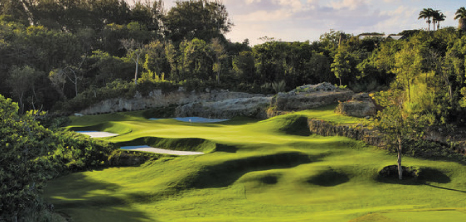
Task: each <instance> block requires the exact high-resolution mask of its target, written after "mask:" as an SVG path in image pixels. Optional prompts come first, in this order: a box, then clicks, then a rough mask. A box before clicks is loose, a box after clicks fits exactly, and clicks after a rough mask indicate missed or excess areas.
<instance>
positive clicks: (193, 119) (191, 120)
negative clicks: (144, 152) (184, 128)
mask: <svg viewBox="0 0 466 222" xmlns="http://www.w3.org/2000/svg"><path fill="white" fill-rule="evenodd" d="M161 119H163V118H150V119H149V120H161ZM172 119H174V120H178V121H182V122H188V123H219V122H224V121H227V120H229V119H209V118H204V117H178V118H172Z"/></svg>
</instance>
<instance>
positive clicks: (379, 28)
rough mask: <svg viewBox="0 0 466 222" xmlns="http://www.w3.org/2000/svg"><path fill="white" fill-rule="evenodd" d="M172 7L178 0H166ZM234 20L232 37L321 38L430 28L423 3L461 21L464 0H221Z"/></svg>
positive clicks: (453, 22)
mask: <svg viewBox="0 0 466 222" xmlns="http://www.w3.org/2000/svg"><path fill="white" fill-rule="evenodd" d="M164 4H165V7H166V8H167V9H170V8H171V7H173V6H174V5H175V0H164ZM223 4H224V5H225V6H226V9H227V11H228V13H229V17H230V19H231V21H232V22H233V23H234V26H233V27H232V28H231V31H230V32H229V33H227V34H226V38H227V39H230V40H231V41H232V42H243V41H244V40H245V39H249V42H250V44H251V45H255V44H260V43H263V41H262V40H259V38H261V37H264V36H267V37H273V38H275V39H277V40H282V41H290V42H291V41H306V40H309V41H311V42H312V41H317V40H319V37H320V35H322V34H324V33H326V32H329V31H330V30H331V29H333V30H336V31H343V32H345V33H347V34H354V35H358V34H361V33H364V32H381V33H385V34H396V33H399V32H401V31H403V30H409V29H427V23H426V20H424V19H421V20H418V16H419V12H420V11H422V9H423V8H433V9H435V10H440V11H441V12H443V13H444V14H445V15H446V20H445V21H444V22H443V23H441V27H447V26H454V27H457V25H458V21H457V20H454V17H455V12H456V10H457V9H458V8H460V7H466V1H464V0H223Z"/></svg>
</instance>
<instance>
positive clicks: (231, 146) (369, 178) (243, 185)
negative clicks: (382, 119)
mask: <svg viewBox="0 0 466 222" xmlns="http://www.w3.org/2000/svg"><path fill="white" fill-rule="evenodd" d="M302 117H314V118H316V117H319V118H323V119H325V120H328V121H333V122H338V123H354V122H356V120H357V119H355V118H348V117H343V116H339V115H336V114H334V113H333V110H332V107H327V108H323V109H320V110H314V111H303V112H298V113H294V114H289V115H285V116H279V117H275V118H272V119H268V120H264V121H257V120H251V119H245V118H238V119H233V120H231V121H226V122H222V123H199V124H193V123H183V122H179V121H175V120H159V121H150V120H146V119H144V118H142V115H140V113H138V112H133V113H120V114H110V115H102V116H89V117H80V118H74V119H73V123H72V125H71V126H70V128H72V129H82V130H102V131H107V132H112V133H118V134H120V136H117V137H113V138H107V139H105V140H108V141H111V142H116V143H132V142H141V141H146V142H148V143H149V142H150V143H154V144H158V145H161V146H166V147H160V148H172V149H177V150H190V149H191V151H207V152H206V154H205V155H199V156H183V157H170V156H167V157H162V158H160V159H158V160H156V161H151V162H147V163H145V164H143V165H141V166H138V167H113V168H108V169H103V170H100V171H89V172H82V173H74V174H71V175H68V176H64V177H61V178H58V179H55V180H53V181H51V182H50V183H49V185H48V187H47V188H46V189H45V193H44V197H45V198H46V199H47V200H48V201H50V202H52V203H53V204H54V205H55V208H56V210H57V211H59V212H62V213H64V214H67V215H69V216H70V217H71V218H73V221H99V222H103V221H400V222H401V221H433V220H434V219H435V221H439V220H440V221H442V220H443V219H442V218H448V220H443V221H465V220H466V217H465V216H466V214H465V213H464V212H465V209H466V202H465V201H464V200H465V198H466V178H464V175H465V173H466V167H465V166H464V165H462V164H460V163H455V162H448V161H432V160H422V159H416V158H407V157H406V158H404V159H403V164H404V165H408V166H418V167H421V168H429V169H433V170H431V171H429V172H434V173H432V175H426V179H425V180H424V181H417V180H414V179H408V180H405V181H403V182H401V183H400V182H399V181H398V180H391V179H378V177H377V172H378V171H379V170H380V169H382V168H383V167H385V166H387V165H392V164H395V162H396V157H395V155H394V154H390V153H387V152H386V151H383V150H379V149H377V148H375V147H371V146H366V145H365V144H363V143H361V142H358V141H354V140H350V139H348V138H343V137H320V136H316V135H309V134H306V126H305V124H304V123H303V121H302V120H303V118H302ZM189 144H193V145H192V147H190V146H189ZM140 145H151V144H140Z"/></svg>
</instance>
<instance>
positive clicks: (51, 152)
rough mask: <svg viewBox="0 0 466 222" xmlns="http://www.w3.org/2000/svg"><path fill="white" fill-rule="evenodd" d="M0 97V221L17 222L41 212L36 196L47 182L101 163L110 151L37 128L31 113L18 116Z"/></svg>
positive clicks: (77, 137)
mask: <svg viewBox="0 0 466 222" xmlns="http://www.w3.org/2000/svg"><path fill="white" fill-rule="evenodd" d="M18 109H19V108H18V105H17V103H14V102H12V101H11V99H6V98H5V97H3V96H2V95H0V152H1V153H2V155H1V156H0V212H1V214H0V221H21V220H22V218H26V217H28V214H30V213H32V211H31V209H37V210H41V209H43V203H42V202H41V200H40V199H39V196H38V194H39V193H40V192H41V190H42V188H43V186H44V185H45V182H46V181H47V180H48V179H51V178H53V177H56V176H59V175H61V174H64V173H67V172H70V171H76V170H83V169H89V168H95V167H98V166H102V165H104V164H105V161H106V160H107V159H108V155H109V154H110V153H111V151H112V147H111V146H110V145H109V144H108V143H106V142H101V141H94V140H89V139H87V137H85V136H82V135H79V134H77V133H74V132H66V131H59V132H54V131H52V130H50V129H47V128H45V127H43V126H42V125H40V124H39V122H38V121H37V120H36V119H37V118H38V117H39V115H40V114H39V113H37V112H32V111H30V112H28V113H26V114H25V115H22V116H20V115H18Z"/></svg>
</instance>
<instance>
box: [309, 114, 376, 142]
mask: <svg viewBox="0 0 466 222" xmlns="http://www.w3.org/2000/svg"><path fill="white" fill-rule="evenodd" d="M308 126H309V130H310V131H311V133H314V134H317V135H321V136H344V137H348V138H351V139H356V140H361V141H364V142H366V143H367V144H369V145H373V146H378V147H384V146H385V143H384V141H383V138H382V136H381V135H380V134H379V133H378V132H377V131H375V130H371V129H368V128H365V127H363V126H362V125H334V124H332V123H329V122H325V121H322V120H316V119H309V120H308Z"/></svg>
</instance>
